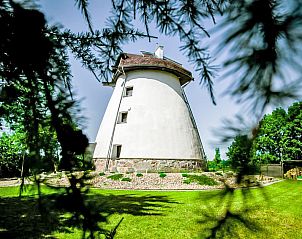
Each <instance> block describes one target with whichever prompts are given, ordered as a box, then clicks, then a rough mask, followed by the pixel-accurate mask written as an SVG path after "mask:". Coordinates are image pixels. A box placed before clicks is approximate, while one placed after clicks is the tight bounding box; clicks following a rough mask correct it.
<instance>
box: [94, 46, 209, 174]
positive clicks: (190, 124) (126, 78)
mask: <svg viewBox="0 0 302 239" xmlns="http://www.w3.org/2000/svg"><path fill="white" fill-rule="evenodd" d="M191 80H193V78H192V74H191V72H189V71H187V70H186V69H184V68H183V67H182V66H181V64H179V63H177V62H175V61H173V60H170V59H168V58H166V57H164V52H163V47H161V46H160V47H158V48H157V50H156V51H155V53H154V54H153V53H149V52H142V54H141V55H135V54H128V53H122V54H121V55H120V56H119V58H118V60H117V65H116V66H115V67H114V75H113V78H112V81H111V82H108V83H104V84H105V85H108V86H112V87H114V91H113V94H112V97H111V99H110V102H109V104H108V106H107V110H106V112H105V115H104V118H103V120H102V123H101V125H100V128H99V131H98V134H97V137H96V147H95V150H94V154H93V158H94V160H95V164H96V169H97V170H98V171H107V170H109V171H118V172H127V171H128V172H134V171H139V172H145V171H177V170H180V169H196V168H203V167H204V166H205V154H204V150H203V147H202V143H201V140H200V137H199V134H198V130H197V127H196V123H195V121H194V118H193V115H192V112H191V109H190V106H189V104H188V101H187V99H186V96H185V93H184V91H183V88H184V87H185V86H186V85H187V84H188V83H189V82H190V81H191Z"/></svg>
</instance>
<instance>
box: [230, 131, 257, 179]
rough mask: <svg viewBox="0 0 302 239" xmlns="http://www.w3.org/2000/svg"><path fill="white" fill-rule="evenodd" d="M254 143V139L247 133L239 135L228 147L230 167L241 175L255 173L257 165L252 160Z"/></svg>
mask: <svg viewBox="0 0 302 239" xmlns="http://www.w3.org/2000/svg"><path fill="white" fill-rule="evenodd" d="M252 144H253V140H252V139H251V138H249V137H248V136H247V135H237V136H236V137H235V139H234V141H233V142H232V144H231V145H230V146H229V147H228V152H227V153H226V155H227V156H228V158H229V164H230V167H231V168H232V169H233V170H234V171H235V172H239V173H240V174H241V176H243V175H247V174H250V173H254V170H255V165H254V164H253V162H252V161H251V148H252Z"/></svg>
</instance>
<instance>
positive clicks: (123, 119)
mask: <svg viewBox="0 0 302 239" xmlns="http://www.w3.org/2000/svg"><path fill="white" fill-rule="evenodd" d="M127 117H128V112H120V113H119V118H118V123H127Z"/></svg>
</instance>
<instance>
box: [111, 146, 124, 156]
mask: <svg viewBox="0 0 302 239" xmlns="http://www.w3.org/2000/svg"><path fill="white" fill-rule="evenodd" d="M121 151H122V145H120V144H114V145H113V149H112V158H114V159H118V158H120V156H121Z"/></svg>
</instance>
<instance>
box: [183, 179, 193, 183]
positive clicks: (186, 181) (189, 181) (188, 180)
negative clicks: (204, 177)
mask: <svg viewBox="0 0 302 239" xmlns="http://www.w3.org/2000/svg"><path fill="white" fill-rule="evenodd" d="M183 183H184V184H190V183H191V180H190V179H188V178H187V179H185V180H184V181H183Z"/></svg>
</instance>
